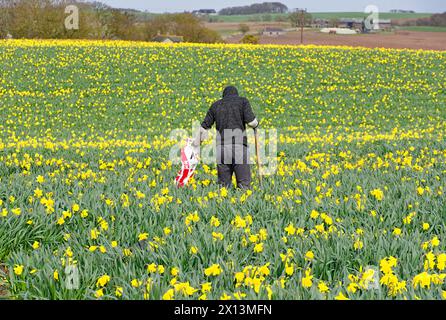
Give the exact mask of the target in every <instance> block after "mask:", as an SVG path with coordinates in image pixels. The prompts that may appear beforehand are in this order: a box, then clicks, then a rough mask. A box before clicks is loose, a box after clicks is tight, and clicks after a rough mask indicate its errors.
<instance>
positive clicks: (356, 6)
mask: <svg viewBox="0 0 446 320" xmlns="http://www.w3.org/2000/svg"><path fill="white" fill-rule="evenodd" d="M99 1H101V0H99ZM101 2H102V3H105V4H107V5H109V6H111V7H113V8H119V9H135V10H139V11H147V12H152V13H178V12H184V11H193V10H199V9H215V10H216V11H219V10H221V9H222V8H226V7H233V6H246V5H250V4H253V3H262V2H268V1H266V0H258V1H255V0H225V1H213V0H207V1H204V0H190V1H187V2H185V1H182V0H170V1H164V2H163V4H162V7H161V6H160V5H158V4H156V3H153V2H152V1H151V3H147V2H145V1H141V0H102V1H101ZM278 2H281V3H283V4H285V5H286V6H287V7H288V8H289V9H294V8H296V7H303V8H307V9H308V12H310V13H319V12H321V13H322V12H364V9H365V8H366V6H367V5H370V4H373V5H376V6H377V7H378V8H379V9H380V12H383V13H387V12H389V11H390V10H393V9H399V10H413V11H415V12H416V13H442V12H446V5H445V4H444V3H442V0H424V1H420V0H394V1H391V2H392V3H391V4H389V1H385V0H374V1H373V2H372V1H370V0H358V1H355V2H354V3H352V2H351V1H350V0H338V1H337V2H336V3H333V2H331V1H330V2H329V1H314V0H301V1H299V4H296V3H295V1H291V0H283V1H278Z"/></svg>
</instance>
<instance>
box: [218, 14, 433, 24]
mask: <svg viewBox="0 0 446 320" xmlns="http://www.w3.org/2000/svg"><path fill="white" fill-rule="evenodd" d="M311 15H312V16H313V18H320V19H339V18H364V17H367V16H368V15H367V14H365V13H363V12H311ZM431 15H432V14H430V13H387V12H383V13H380V18H381V19H417V18H425V17H430V16H431ZM265 16H268V17H271V20H272V21H275V20H277V19H278V18H281V19H286V18H287V17H288V14H270V15H265V14H253V15H233V16H216V17H215V18H216V19H218V20H219V21H221V22H249V21H263V20H264V17H265Z"/></svg>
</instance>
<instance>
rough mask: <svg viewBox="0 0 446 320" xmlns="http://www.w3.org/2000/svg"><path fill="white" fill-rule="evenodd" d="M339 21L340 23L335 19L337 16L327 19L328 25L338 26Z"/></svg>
mask: <svg viewBox="0 0 446 320" xmlns="http://www.w3.org/2000/svg"><path fill="white" fill-rule="evenodd" d="M339 23H340V21H339V19H337V18H332V19H330V20H329V21H328V25H329V26H330V27H338V26H339Z"/></svg>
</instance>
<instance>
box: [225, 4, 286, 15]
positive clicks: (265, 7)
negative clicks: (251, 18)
mask: <svg viewBox="0 0 446 320" xmlns="http://www.w3.org/2000/svg"><path fill="white" fill-rule="evenodd" d="M287 12H288V7H287V6H286V5H284V4H283V3H280V2H264V3H254V4H252V5H249V6H240V7H229V8H224V9H221V10H220V11H219V12H218V14H219V15H223V16H231V15H239V14H244V15H245V14H259V13H287Z"/></svg>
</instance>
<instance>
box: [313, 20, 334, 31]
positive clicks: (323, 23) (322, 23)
mask: <svg viewBox="0 0 446 320" xmlns="http://www.w3.org/2000/svg"><path fill="white" fill-rule="evenodd" d="M329 24H330V22H329V21H328V20H327V19H313V21H312V22H311V27H312V28H317V29H321V28H326V27H328V26H329Z"/></svg>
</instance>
